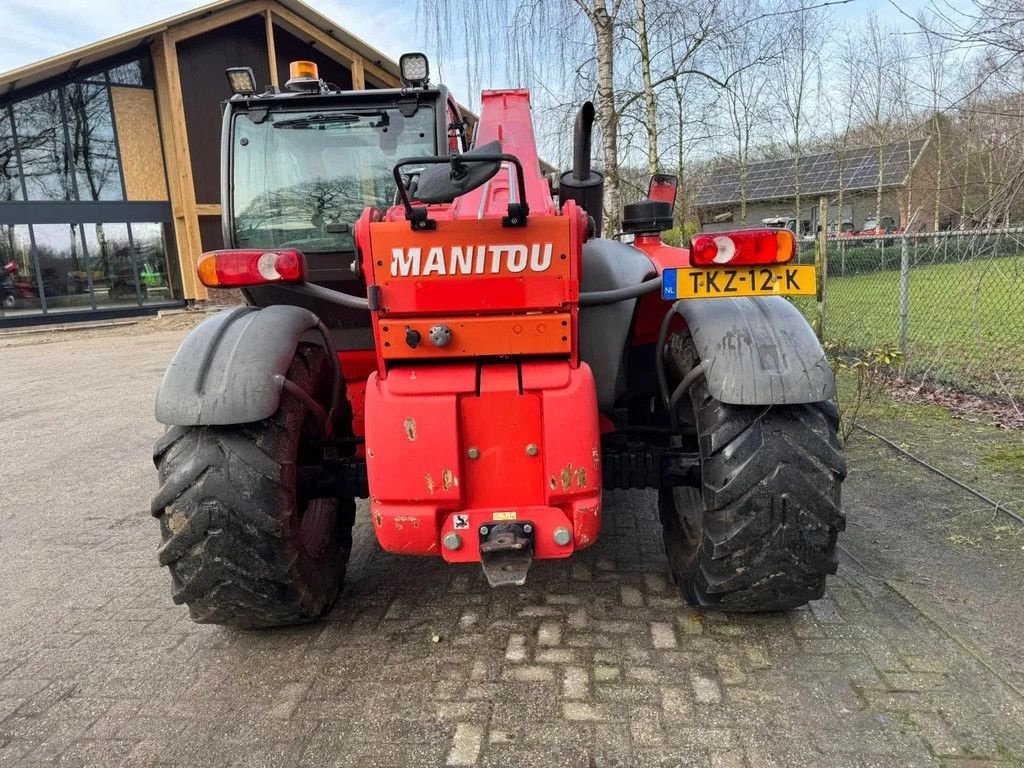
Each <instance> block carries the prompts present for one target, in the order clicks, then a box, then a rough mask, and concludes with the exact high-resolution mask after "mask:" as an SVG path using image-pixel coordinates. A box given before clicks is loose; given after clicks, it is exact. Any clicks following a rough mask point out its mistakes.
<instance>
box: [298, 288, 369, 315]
mask: <svg viewBox="0 0 1024 768" xmlns="http://www.w3.org/2000/svg"><path fill="white" fill-rule="evenodd" d="M281 287H282V288H287V289H288V290H290V291H294V292H295V293H299V294H302V295H303V296H309V297H310V298H313V299H320V301H326V302H327V303H328V304H340V305H341V306H343V307H349V308H350V309H365V310H367V311H369V309H370V304H369V302H367V300H366V299H364V298H363V297H362V296H352V295H350V294H347V293H342V292H341V291H332V290H331V289H330V288H324V287H323V286H322V285H317V284H316V283H299V284H297V285H282V286H281Z"/></svg>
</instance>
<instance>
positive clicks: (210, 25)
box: [168, 0, 269, 43]
mask: <svg viewBox="0 0 1024 768" xmlns="http://www.w3.org/2000/svg"><path fill="white" fill-rule="evenodd" d="M268 7H269V3H266V2H262V0H257V2H251V3H242V4H241V5H236V6H234V7H233V8H226V9H225V10H223V11H216V12H213V13H211V14H210V15H209V16H204V17H203V18H201V19H195V20H194V21H189V22H186V23H184V24H182V25H180V26H177V27H171V28H170V30H169V31H168V34H169V35H170V38H171V41H172V42H175V43H177V42H178V41H179V40H184V39H186V38H189V37H195V36H196V35H201V34H203V33H205V32H210V31H211V30H214V29H218V28H220V27H223V26H225V25H227V24H233V23H235V22H236V21H241V20H242V19H248V18H249V17H251V16H259V15H261V14H262V13H263V12H264V11H266V10H267V8H268Z"/></svg>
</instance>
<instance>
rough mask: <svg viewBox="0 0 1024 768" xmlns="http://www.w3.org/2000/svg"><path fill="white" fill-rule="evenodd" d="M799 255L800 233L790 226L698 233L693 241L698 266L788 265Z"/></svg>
mask: <svg viewBox="0 0 1024 768" xmlns="http://www.w3.org/2000/svg"><path fill="white" fill-rule="evenodd" d="M794 256H796V236H795V235H794V234H793V233H792V232H790V231H789V230H788V229H745V230H742V231H740V232H722V233H720V234H707V235H697V236H696V237H694V238H693V239H692V240H691V241H690V264H691V265H692V266H694V267H716V266H723V267H724V266H740V267H746V266H752V265H755V264H785V263H786V262H788V261H792V260H793V257H794Z"/></svg>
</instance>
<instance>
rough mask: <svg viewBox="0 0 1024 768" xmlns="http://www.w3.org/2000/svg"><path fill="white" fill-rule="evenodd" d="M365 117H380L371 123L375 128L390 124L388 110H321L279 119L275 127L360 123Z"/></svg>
mask: <svg viewBox="0 0 1024 768" xmlns="http://www.w3.org/2000/svg"><path fill="white" fill-rule="evenodd" d="M364 117H379V118H381V120H380V122H379V123H376V124H374V123H370V126H371V127H373V128H380V127H382V126H386V125H388V124H389V122H390V120H388V115H387V113H386V112H369V113H362V114H357V113H355V112H321V113H319V114H316V115H305V116H303V117H294V118H292V119H290V120H278V121H276V122H275V123H274V127H275V128H309V127H310V126H314V125H343V124H348V123H358V122H359V121H360V120H362V119H363V118H364Z"/></svg>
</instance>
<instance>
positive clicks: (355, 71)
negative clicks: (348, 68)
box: [352, 57, 366, 91]
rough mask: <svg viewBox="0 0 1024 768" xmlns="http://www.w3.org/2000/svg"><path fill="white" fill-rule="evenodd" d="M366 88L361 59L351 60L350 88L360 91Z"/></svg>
mask: <svg viewBox="0 0 1024 768" xmlns="http://www.w3.org/2000/svg"><path fill="white" fill-rule="evenodd" d="M365 88H366V75H365V73H364V71H363V60H362V59H361V58H358V57H357V58H356V59H354V60H353V61H352V90H354V91H362V90H365Z"/></svg>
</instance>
